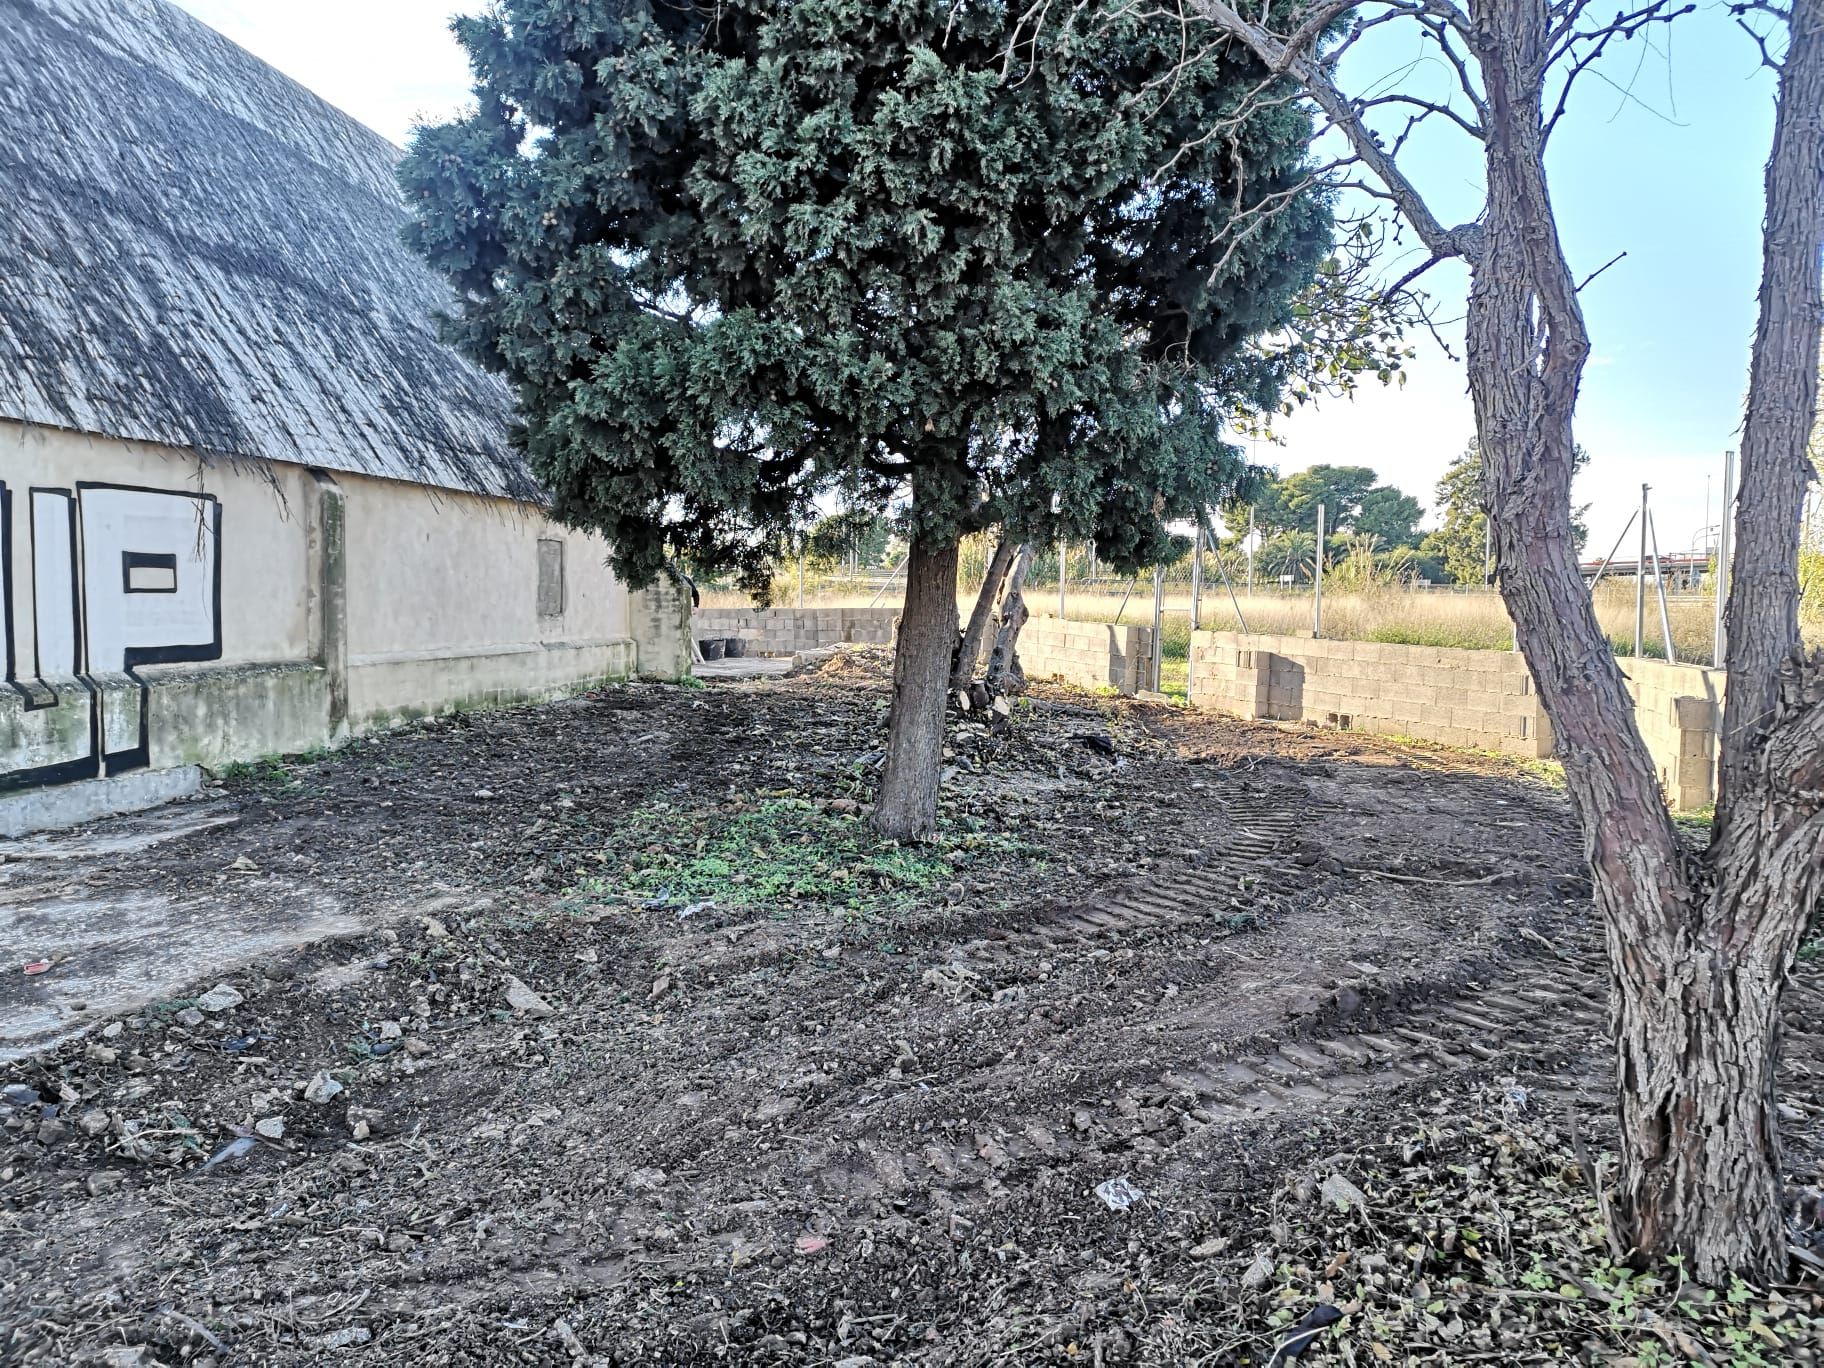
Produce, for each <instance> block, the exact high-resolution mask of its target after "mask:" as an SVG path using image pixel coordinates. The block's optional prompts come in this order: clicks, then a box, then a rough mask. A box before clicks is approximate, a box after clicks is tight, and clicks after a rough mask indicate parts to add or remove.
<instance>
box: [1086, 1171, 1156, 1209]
mask: <svg viewBox="0 0 1824 1368" xmlns="http://www.w3.org/2000/svg"><path fill="white" fill-rule="evenodd" d="M1096 1196H1098V1197H1100V1198H1101V1199H1102V1202H1103V1204H1104V1205H1105V1206H1107V1207H1108V1209H1109V1210H1110V1211H1126V1210H1127V1209H1128V1208H1129V1207H1131V1206H1132V1205H1133V1204H1134V1203H1135V1202H1137V1201H1139V1200H1140V1199H1141V1198H1142V1197H1144V1196H1146V1194H1145V1193H1144V1192H1142V1191H1140V1189H1139V1188H1137V1187H1135V1186H1134V1185H1133V1184H1132V1183H1130V1182H1129V1181H1128V1178H1127V1175H1126V1174H1125V1173H1124V1174H1122V1175H1121V1176H1120V1177H1119V1178H1110V1179H1109V1180H1108V1181H1107V1182H1105V1183H1097V1184H1096Z"/></svg>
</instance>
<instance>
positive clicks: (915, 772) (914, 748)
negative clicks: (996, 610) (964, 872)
mask: <svg viewBox="0 0 1824 1368" xmlns="http://www.w3.org/2000/svg"><path fill="white" fill-rule="evenodd" d="M958 549H959V548H958V545H957V542H956V541H955V540H954V539H952V540H950V541H947V542H943V543H939V544H933V543H932V542H930V541H929V540H927V539H926V537H925V536H924V535H923V534H920V535H919V536H916V537H914V538H913V539H912V550H911V555H910V557H909V559H908V560H907V562H906V606H905V610H904V611H903V612H902V613H901V614H900V619H899V636H898V640H897V641H896V643H895V646H894V651H893V707H892V711H891V713H890V714H889V715H888V719H887V763H886V768H885V770H884V772H883V773H882V774H881V777H880V793H879V795H878V796H877V798H876V799H875V803H874V818H873V820H874V827H875V830H877V831H879V832H880V834H881V835H883V836H887V837H890V838H892V839H893V840H897V841H925V840H929V839H931V837H933V836H935V835H936V834H937V786H938V775H939V772H940V770H941V768H942V764H943V753H944V712H945V706H946V702H947V697H948V690H947V684H948V681H949V677H950V662H951V659H952V658H953V656H954V654H955V652H956V632H957V626H956V565H957V560H958Z"/></svg>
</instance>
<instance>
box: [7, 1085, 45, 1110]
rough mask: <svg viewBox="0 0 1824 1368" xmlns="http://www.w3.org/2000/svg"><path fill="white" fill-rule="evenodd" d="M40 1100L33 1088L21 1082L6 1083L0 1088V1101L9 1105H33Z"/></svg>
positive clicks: (22, 1106) (21, 1106)
mask: <svg viewBox="0 0 1824 1368" xmlns="http://www.w3.org/2000/svg"><path fill="white" fill-rule="evenodd" d="M41 1100H42V1099H41V1098H40V1097H39V1096H38V1093H37V1091H36V1090H35V1089H33V1088H28V1087H26V1086H25V1084H23V1083H8V1084H7V1085H6V1086H5V1087H4V1088H0V1102H4V1103H6V1105H7V1106H9V1107H20V1108H24V1107H35V1106H37V1105H38V1104H39V1102H40V1101H41Z"/></svg>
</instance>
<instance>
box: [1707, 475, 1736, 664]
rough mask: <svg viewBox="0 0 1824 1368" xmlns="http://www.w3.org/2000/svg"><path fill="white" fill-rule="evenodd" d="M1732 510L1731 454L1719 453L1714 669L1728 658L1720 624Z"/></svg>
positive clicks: (1726, 598) (1726, 633) (1726, 592)
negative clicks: (1720, 496) (1720, 501)
mask: <svg viewBox="0 0 1824 1368" xmlns="http://www.w3.org/2000/svg"><path fill="white" fill-rule="evenodd" d="M1734 507H1735V453H1734V452H1733V451H1725V452H1724V453H1723V506H1722V509H1721V511H1720V512H1719V513H1718V514H1717V518H1718V523H1719V525H1718V527H1717V532H1716V636H1715V643H1716V644H1715V648H1714V650H1715V654H1714V655H1713V656H1712V657H1711V664H1713V665H1714V666H1715V667H1716V668H1717V669H1719V670H1720V669H1722V668H1723V662H1724V661H1725V660H1727V659H1728V656H1729V626H1728V623H1727V622H1725V621H1724V611H1723V610H1724V608H1725V607H1726V606H1727V604H1728V602H1729V557H1730V556H1731V554H1733V552H1734V550H1735V547H1734V545H1733V543H1734V541H1735V538H1734V535H1733V533H1734V531H1735V525H1734V522H1733V517H1732V512H1731V510H1733V509H1734Z"/></svg>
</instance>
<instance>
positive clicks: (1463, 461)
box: [1419, 437, 1590, 584]
mask: <svg viewBox="0 0 1824 1368" xmlns="http://www.w3.org/2000/svg"><path fill="white" fill-rule="evenodd" d="M1575 459H1576V467H1577V469H1578V470H1582V469H1583V468H1584V467H1585V466H1586V465H1588V464H1589V463H1590V454H1589V452H1587V451H1585V450H1584V449H1583V448H1582V447H1578V448H1577V449H1576V458H1575ZM1433 497H1434V498H1435V499H1436V501H1437V506H1438V511H1439V520H1440V521H1439V527H1438V529H1437V530H1436V531H1435V532H1432V533H1430V534H1428V535H1427V536H1426V538H1425V540H1424V541H1423V542H1422V543H1421V544H1420V546H1419V551H1420V554H1422V555H1424V556H1427V557H1429V558H1431V559H1433V560H1435V561H1437V562H1438V563H1439V564H1441V565H1442V566H1443V567H1444V571H1445V573H1446V574H1447V575H1449V576H1450V578H1451V580H1452V581H1454V582H1455V583H1457V584H1481V583H1482V582H1483V578H1484V576H1485V574H1486V573H1487V568H1488V563H1487V562H1486V561H1485V559H1484V551H1485V548H1486V545H1487V543H1486V540H1485V538H1486V535H1487V531H1488V515H1487V514H1486V513H1485V512H1483V506H1482V444H1481V442H1480V441H1479V440H1478V439H1476V438H1474V437H1471V438H1470V439H1469V445H1468V446H1467V447H1465V448H1464V449H1463V454H1462V455H1461V456H1459V457H1457V458H1456V460H1454V461H1452V462H1451V463H1450V466H1449V468H1448V469H1446V470H1445V472H1444V478H1443V479H1441V480H1439V481H1438V487H1437V491H1436V493H1435V494H1434V495H1433ZM1588 512H1589V505H1588V504H1584V505H1583V506H1581V507H1579V508H1576V509H1574V510H1572V513H1571V538H1572V541H1573V543H1574V544H1575V545H1576V547H1577V548H1578V549H1579V550H1582V549H1583V544H1584V543H1585V542H1586V541H1588V540H1589V535H1590V529H1589V526H1588V524H1587V522H1586V521H1585V515H1586V514H1587V513H1588Z"/></svg>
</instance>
